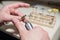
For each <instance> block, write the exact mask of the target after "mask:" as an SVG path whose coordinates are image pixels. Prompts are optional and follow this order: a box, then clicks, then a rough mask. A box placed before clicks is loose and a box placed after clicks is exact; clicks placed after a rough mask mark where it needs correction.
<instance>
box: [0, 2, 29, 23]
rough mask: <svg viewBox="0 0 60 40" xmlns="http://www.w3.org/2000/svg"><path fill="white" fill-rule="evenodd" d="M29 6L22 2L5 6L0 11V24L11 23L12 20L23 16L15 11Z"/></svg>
mask: <svg viewBox="0 0 60 40" xmlns="http://www.w3.org/2000/svg"><path fill="white" fill-rule="evenodd" d="M29 6H30V5H29V4H27V3H22V2H18V3H15V4H10V5H6V6H5V7H3V8H2V9H1V10H0V23H1V22H3V21H11V20H12V19H13V18H20V16H22V15H23V14H22V13H19V12H18V11H16V9H17V8H19V7H29Z"/></svg>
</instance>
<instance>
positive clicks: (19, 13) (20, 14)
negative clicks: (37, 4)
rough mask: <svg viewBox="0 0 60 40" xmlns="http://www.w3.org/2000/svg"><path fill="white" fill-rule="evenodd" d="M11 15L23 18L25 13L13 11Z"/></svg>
mask: <svg viewBox="0 0 60 40" xmlns="http://www.w3.org/2000/svg"><path fill="white" fill-rule="evenodd" d="M11 14H13V15H17V16H21V17H22V16H23V15H24V14H23V13H21V12H19V11H18V10H15V9H12V10H11Z"/></svg>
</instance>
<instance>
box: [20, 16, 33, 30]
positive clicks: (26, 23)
mask: <svg viewBox="0 0 60 40" xmlns="http://www.w3.org/2000/svg"><path fill="white" fill-rule="evenodd" d="M25 17H26V15H24V16H23V17H21V20H22V21H23V22H24V23H25V27H26V29H27V30H31V29H33V26H32V24H31V23H30V22H29V21H28V20H26V21H25Z"/></svg>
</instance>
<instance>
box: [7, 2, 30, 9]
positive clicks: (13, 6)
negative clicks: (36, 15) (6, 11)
mask: <svg viewBox="0 0 60 40" xmlns="http://www.w3.org/2000/svg"><path fill="white" fill-rule="evenodd" d="M29 6H30V4H27V3H22V2H18V3H15V4H11V5H8V7H9V8H19V7H29Z"/></svg>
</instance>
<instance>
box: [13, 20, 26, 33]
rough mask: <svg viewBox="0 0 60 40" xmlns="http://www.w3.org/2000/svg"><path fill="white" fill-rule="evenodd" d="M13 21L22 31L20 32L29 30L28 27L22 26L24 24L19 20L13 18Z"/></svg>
mask: <svg viewBox="0 0 60 40" xmlns="http://www.w3.org/2000/svg"><path fill="white" fill-rule="evenodd" d="M12 21H13V23H14V24H15V26H16V27H17V29H18V31H19V32H20V34H23V33H26V32H27V30H26V28H25V27H23V26H22V24H21V23H20V21H19V20H17V19H13V20H12Z"/></svg>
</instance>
